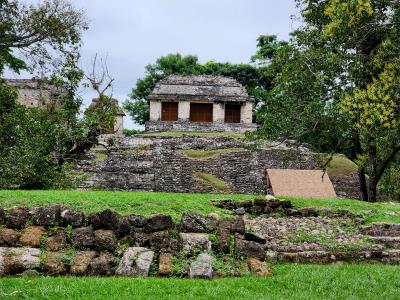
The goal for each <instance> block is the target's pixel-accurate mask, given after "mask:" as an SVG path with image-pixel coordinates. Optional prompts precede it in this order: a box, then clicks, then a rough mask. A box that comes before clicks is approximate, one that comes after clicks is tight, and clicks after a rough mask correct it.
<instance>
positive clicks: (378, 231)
mask: <svg viewBox="0 0 400 300" xmlns="http://www.w3.org/2000/svg"><path fill="white" fill-rule="evenodd" d="M362 232H363V233H364V234H365V235H366V236H367V237H368V238H369V239H370V240H371V241H373V243H375V244H378V245H382V246H383V247H384V249H385V251H384V260H386V261H387V262H392V263H400V224H386V223H376V224H373V225H371V226H368V227H364V228H363V229H362Z"/></svg>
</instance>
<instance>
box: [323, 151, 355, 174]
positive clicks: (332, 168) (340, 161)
mask: <svg viewBox="0 0 400 300" xmlns="http://www.w3.org/2000/svg"><path fill="white" fill-rule="evenodd" d="M327 158H328V157H327V155H324V154H322V155H321V156H319V159H318V161H319V163H320V164H321V166H323V165H324V164H325V163H326V159H327ZM357 171H358V167H357V165H356V164H355V163H354V162H353V161H352V160H350V159H348V158H347V157H346V156H345V155H342V154H336V155H334V156H333V157H332V160H331V161H330V163H329V165H328V166H327V172H328V174H329V176H339V177H340V176H348V175H353V174H356V173H357Z"/></svg>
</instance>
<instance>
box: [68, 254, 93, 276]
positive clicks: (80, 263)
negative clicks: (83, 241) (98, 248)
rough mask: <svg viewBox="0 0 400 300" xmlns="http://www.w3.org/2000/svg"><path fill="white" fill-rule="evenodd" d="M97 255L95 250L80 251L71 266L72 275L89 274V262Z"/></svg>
mask: <svg viewBox="0 0 400 300" xmlns="http://www.w3.org/2000/svg"><path fill="white" fill-rule="evenodd" d="M95 256H96V252H95V251H79V252H78V253H77V254H76V255H75V257H74V261H73V263H72V267H71V274H72V275H85V274H87V272H88V268H89V264H90V262H91V261H92V259H93V258H94V257H95Z"/></svg>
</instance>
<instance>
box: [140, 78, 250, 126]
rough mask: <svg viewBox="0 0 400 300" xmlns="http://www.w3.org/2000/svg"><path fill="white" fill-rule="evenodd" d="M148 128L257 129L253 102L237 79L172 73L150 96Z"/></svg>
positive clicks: (158, 84)
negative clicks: (254, 122)
mask: <svg viewBox="0 0 400 300" xmlns="http://www.w3.org/2000/svg"><path fill="white" fill-rule="evenodd" d="M147 100H148V101H149V105H150V121H149V122H147V123H146V131H203V132H204V131H209V132H236V133H243V132H245V131H254V130H255V129H256V128H257V125H256V124H253V120H252V118H253V102H254V99H253V98H252V97H250V96H249V95H248V93H247V91H246V89H245V88H244V87H243V86H242V85H241V84H240V83H239V82H238V81H236V80H235V79H232V78H228V77H223V76H210V75H202V76H176V75H171V76H168V77H167V78H165V79H163V80H161V81H160V82H158V83H157V85H156V87H155V89H154V90H153V91H152V93H151V94H150V95H149V96H148V98H147Z"/></svg>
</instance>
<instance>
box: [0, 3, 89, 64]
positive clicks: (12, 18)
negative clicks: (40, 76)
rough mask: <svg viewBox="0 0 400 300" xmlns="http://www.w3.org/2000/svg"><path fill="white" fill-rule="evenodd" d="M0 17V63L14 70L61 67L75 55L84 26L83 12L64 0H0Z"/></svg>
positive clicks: (85, 23) (85, 27)
mask: <svg viewBox="0 0 400 300" xmlns="http://www.w3.org/2000/svg"><path fill="white" fill-rule="evenodd" d="M0 19H1V20H2V21H1V24H0V32H1V34H0V63H2V64H6V65H8V66H9V67H11V68H13V69H14V70H18V69H21V68H23V67H27V66H30V67H31V70H33V69H35V68H36V69H38V68H41V69H43V70H42V71H48V72H51V70H52V69H53V68H55V69H57V68H61V67H62V66H63V64H64V62H65V61H66V59H67V58H68V57H69V56H71V55H77V53H78V49H79V47H80V44H81V35H82V32H83V31H84V30H85V29H87V22H86V19H85V16H84V12H82V11H78V10H76V9H75V8H74V7H73V6H72V4H71V3H70V2H69V1H67V0H45V1H42V2H40V3H39V4H37V5H27V4H24V3H23V2H22V1H17V0H0ZM15 52H18V53H17V54H18V56H20V58H19V59H17V58H16V55H15ZM21 57H22V59H21ZM25 62H28V63H25Z"/></svg>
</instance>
